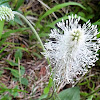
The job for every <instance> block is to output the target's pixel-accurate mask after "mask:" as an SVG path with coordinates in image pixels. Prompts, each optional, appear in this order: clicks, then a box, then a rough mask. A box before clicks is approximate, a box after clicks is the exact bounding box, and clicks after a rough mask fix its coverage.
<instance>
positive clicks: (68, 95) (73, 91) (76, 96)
mask: <svg viewBox="0 0 100 100" xmlns="http://www.w3.org/2000/svg"><path fill="white" fill-rule="evenodd" d="M59 97H60V99H61V100H80V91H79V87H73V88H69V89H66V90H63V91H62V92H60V93H59ZM56 100H58V98H56Z"/></svg>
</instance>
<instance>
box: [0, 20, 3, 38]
mask: <svg viewBox="0 0 100 100" xmlns="http://www.w3.org/2000/svg"><path fill="white" fill-rule="evenodd" d="M3 27H4V20H2V21H1V20H0V39H1V36H2V32H3Z"/></svg>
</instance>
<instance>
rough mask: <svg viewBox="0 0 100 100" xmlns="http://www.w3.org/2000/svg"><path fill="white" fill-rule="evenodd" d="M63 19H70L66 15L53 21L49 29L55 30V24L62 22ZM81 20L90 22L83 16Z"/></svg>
mask: <svg viewBox="0 0 100 100" xmlns="http://www.w3.org/2000/svg"><path fill="white" fill-rule="evenodd" d="M78 17H79V16H78V15H77V18H78ZM62 19H63V20H66V19H68V16H67V15H65V16H64V17H61V18H59V19H57V20H55V21H53V22H52V23H49V24H48V25H47V26H48V27H51V28H55V24H56V23H57V22H60V21H62ZM80 19H81V20H83V21H84V22H87V21H88V20H87V19H85V18H84V17H81V16H80Z"/></svg>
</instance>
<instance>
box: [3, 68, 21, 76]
mask: <svg viewBox="0 0 100 100" xmlns="http://www.w3.org/2000/svg"><path fill="white" fill-rule="evenodd" d="M5 69H8V70H10V71H11V73H12V75H13V76H14V77H16V78H19V72H18V70H16V69H12V68H5Z"/></svg>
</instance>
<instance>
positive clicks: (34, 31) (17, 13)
mask: <svg viewBox="0 0 100 100" xmlns="http://www.w3.org/2000/svg"><path fill="white" fill-rule="evenodd" d="M13 13H14V14H16V15H18V16H20V17H21V18H22V19H23V20H24V21H25V22H26V23H27V24H28V25H29V26H30V28H31V29H32V31H33V33H34V34H35V35H36V37H37V39H38V41H39V42H40V44H41V47H42V48H43V51H44V52H45V48H44V45H43V43H42V41H41V39H40V37H39V35H38V33H37V32H36V30H35V29H34V27H33V26H32V25H31V23H30V22H29V21H28V20H27V19H26V18H25V17H24V16H23V15H22V14H20V13H19V12H16V11H13ZM47 62H48V64H49V65H50V61H49V58H47ZM50 70H51V68H50Z"/></svg>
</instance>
